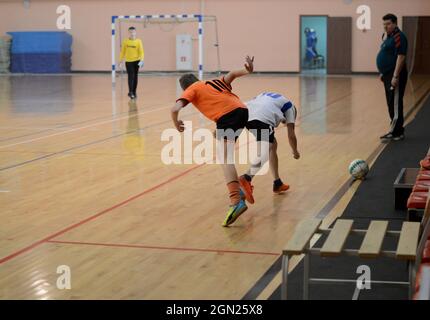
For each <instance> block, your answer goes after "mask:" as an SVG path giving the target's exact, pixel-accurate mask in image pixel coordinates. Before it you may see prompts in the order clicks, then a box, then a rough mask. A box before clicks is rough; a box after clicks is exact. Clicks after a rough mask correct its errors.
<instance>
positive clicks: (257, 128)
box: [246, 120, 275, 143]
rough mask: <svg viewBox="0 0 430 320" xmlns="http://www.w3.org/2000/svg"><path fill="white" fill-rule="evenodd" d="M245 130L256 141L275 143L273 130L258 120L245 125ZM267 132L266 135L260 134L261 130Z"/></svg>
mask: <svg viewBox="0 0 430 320" xmlns="http://www.w3.org/2000/svg"><path fill="white" fill-rule="evenodd" d="M246 128H247V129H248V130H249V131H250V132H251V133H252V134H253V135H254V136H255V138H256V139H257V141H262V140H264V141H267V138H268V139H269V142H270V143H273V142H275V130H274V129H273V127H272V126H271V125H270V124H267V123H264V122H261V121H260V120H251V121H249V122H248V123H247V124H246ZM263 129H264V130H267V132H268V135H267V134H262V130H263Z"/></svg>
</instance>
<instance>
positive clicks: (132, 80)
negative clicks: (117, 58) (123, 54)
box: [125, 60, 140, 95]
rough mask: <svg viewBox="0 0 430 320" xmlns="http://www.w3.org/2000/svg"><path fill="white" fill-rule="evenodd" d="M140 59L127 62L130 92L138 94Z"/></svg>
mask: <svg viewBox="0 0 430 320" xmlns="http://www.w3.org/2000/svg"><path fill="white" fill-rule="evenodd" d="M139 61H140V60H136V61H131V62H126V63H125V67H126V69H127V74H128V93H129V94H134V95H136V89H137V76H138V74H139Z"/></svg>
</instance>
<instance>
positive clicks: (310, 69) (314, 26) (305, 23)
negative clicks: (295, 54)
mask: <svg viewBox="0 0 430 320" xmlns="http://www.w3.org/2000/svg"><path fill="white" fill-rule="evenodd" d="M326 61H327V16H300V69H301V72H302V73H311V74H325V73H326V72H327V69H326V66H327V64H326Z"/></svg>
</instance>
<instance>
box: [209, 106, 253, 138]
mask: <svg viewBox="0 0 430 320" xmlns="http://www.w3.org/2000/svg"><path fill="white" fill-rule="evenodd" d="M247 122H248V109H246V108H237V109H234V110H233V111H230V112H229V113H227V114H225V115H223V116H222V117H221V118H219V119H218V121H217V122H216V128H217V133H218V132H219V131H218V130H228V129H231V130H232V131H234V133H235V136H234V139H235V140H236V139H237V138H238V137H239V136H240V134H241V132H242V130H243V128H245V126H246V123H247ZM227 133H228V132H227ZM221 135H223V134H222V133H221ZM218 136H219V135H218ZM224 138H225V139H228V137H227V136H226V135H224ZM229 140H230V139H229Z"/></svg>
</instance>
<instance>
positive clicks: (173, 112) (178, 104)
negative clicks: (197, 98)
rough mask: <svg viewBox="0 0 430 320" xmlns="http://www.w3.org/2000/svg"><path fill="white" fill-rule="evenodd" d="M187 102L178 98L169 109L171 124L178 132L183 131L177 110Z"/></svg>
mask: <svg viewBox="0 0 430 320" xmlns="http://www.w3.org/2000/svg"><path fill="white" fill-rule="evenodd" d="M187 104H188V101H186V100H183V99H180V100H178V101H177V102H176V104H175V105H174V106H173V107H172V109H171V110H170V112H171V116H172V121H173V124H174V125H175V127H176V129H177V130H178V131H179V132H183V131H184V129H185V128H184V122H183V121H182V120H179V119H178V116H179V111H180V110H181V109H182V108H183V107H185V106H186V105H187Z"/></svg>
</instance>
